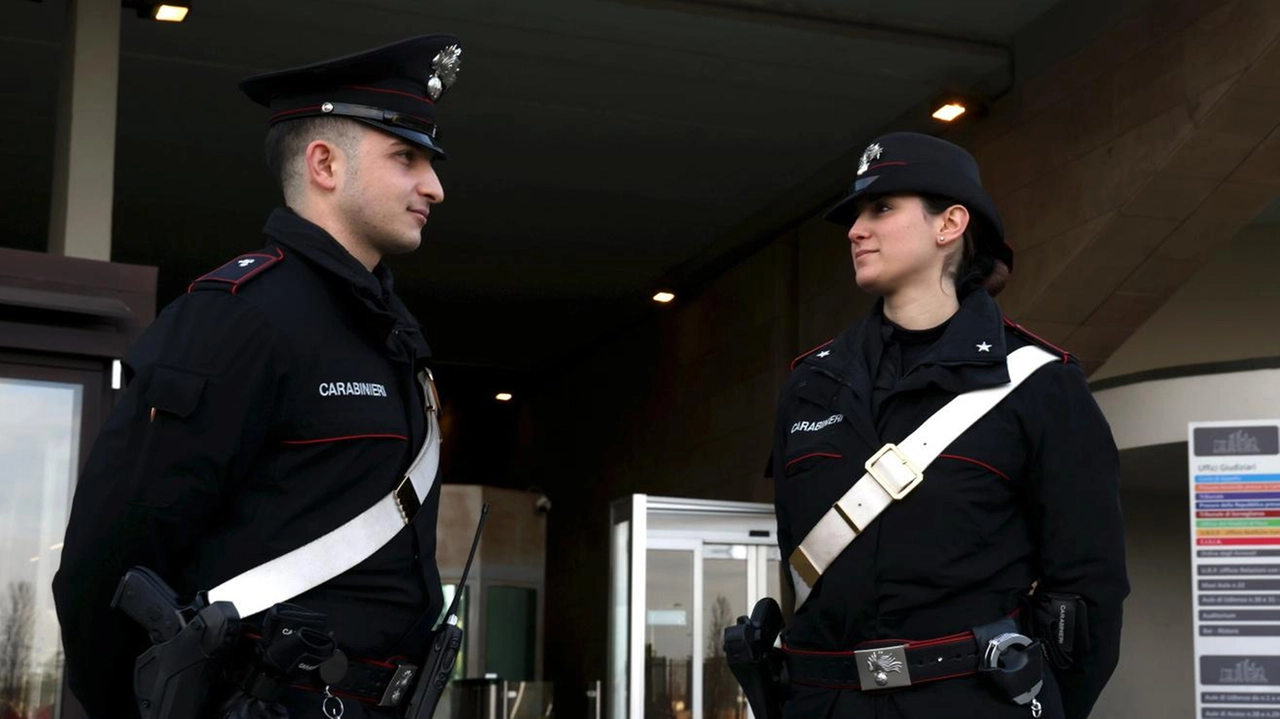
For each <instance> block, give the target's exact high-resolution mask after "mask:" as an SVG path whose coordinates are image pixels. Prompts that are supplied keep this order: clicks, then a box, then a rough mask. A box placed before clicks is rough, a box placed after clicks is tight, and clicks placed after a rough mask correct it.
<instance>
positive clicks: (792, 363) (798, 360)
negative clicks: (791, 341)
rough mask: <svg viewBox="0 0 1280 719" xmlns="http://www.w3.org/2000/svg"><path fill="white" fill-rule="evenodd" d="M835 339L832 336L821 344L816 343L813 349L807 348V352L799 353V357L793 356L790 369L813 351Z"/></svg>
mask: <svg viewBox="0 0 1280 719" xmlns="http://www.w3.org/2000/svg"><path fill="white" fill-rule="evenodd" d="M835 341H836V340H835V338H834V337H833V338H831V339H829V340H827V341H826V342H823V343H822V344H820V345H818V346H817V347H814V348H813V349H811V350H809V351H808V352H805V353H804V354H802V355H800V356H799V357H797V358H795V359H793V360H791V369H795V368H796V365H798V364H800V361H801V360H803V359H804V358H805V357H808V356H809V355H811V354H813V353H814V352H817V351H818V350H820V349H822V348H823V347H826V346H827V345H829V344H831V343H832V342H835Z"/></svg>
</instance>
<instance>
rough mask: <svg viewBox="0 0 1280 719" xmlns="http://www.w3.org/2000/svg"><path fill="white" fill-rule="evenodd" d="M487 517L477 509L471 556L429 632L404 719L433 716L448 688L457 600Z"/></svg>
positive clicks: (458, 637) (457, 632) (457, 636)
mask: <svg viewBox="0 0 1280 719" xmlns="http://www.w3.org/2000/svg"><path fill="white" fill-rule="evenodd" d="M488 515H489V505H488V504H487V503H486V504H485V505H484V506H483V507H481V508H480V522H479V523H478V524H477V525H476V535H475V537H474V538H473V539H472V540H471V553H470V554H469V555H467V564H466V566H464V567H463V568H462V579H461V580H459V581H458V591H456V592H454V594H453V601H452V602H450V603H449V610H448V611H447V612H445V617H444V621H442V622H440V626H438V627H436V628H435V629H434V630H433V631H432V632H431V646H430V648H429V649H427V657H426V659H424V660H423V662H422V672H421V674H419V675H418V686H417V687H416V688H415V689H414V691H413V697H412V698H410V700H409V706H408V707H407V708H406V709H405V712H404V716H405V719H430V718H431V715H433V714H435V712H436V706H437V705H438V704H439V703H440V698H441V697H442V696H443V695H444V689H445V687H446V686H448V685H449V677H450V675H451V674H452V673H453V665H454V662H456V661H457V660H458V652H459V651H460V650H461V649H462V627H459V626H458V600H459V599H460V598H461V597H462V592H463V591H464V589H465V588H466V586H467V575H468V574H470V573H471V560H473V559H475V558H476V548H477V547H479V546H480V532H481V531H483V530H484V520H485V517H487V516H488Z"/></svg>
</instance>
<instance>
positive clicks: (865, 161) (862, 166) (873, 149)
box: [858, 142, 884, 175]
mask: <svg viewBox="0 0 1280 719" xmlns="http://www.w3.org/2000/svg"><path fill="white" fill-rule="evenodd" d="M882 154H884V148H883V147H880V143H878V142H873V143H871V144H870V145H868V146H867V149H866V150H864V151H863V153H862V159H861V160H858V174H859V175H861V174H862V173H864V172H866V171H867V169H868V168H870V167H871V161H872V160H879V159H880V155H882Z"/></svg>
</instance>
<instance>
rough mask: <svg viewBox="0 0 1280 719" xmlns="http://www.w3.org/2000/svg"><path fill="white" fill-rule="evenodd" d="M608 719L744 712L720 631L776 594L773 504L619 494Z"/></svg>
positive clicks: (709, 718) (711, 718)
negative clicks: (759, 600)
mask: <svg viewBox="0 0 1280 719" xmlns="http://www.w3.org/2000/svg"><path fill="white" fill-rule="evenodd" d="M611 528H612V532H611V539H610V551H611V560H610V592H609V599H610V616H609V691H608V694H607V706H608V711H607V713H606V716H607V717H608V718H609V719H747V718H748V717H750V716H751V714H750V710H749V708H748V706H747V704H746V701H745V699H744V698H743V697H742V695H741V691H740V690H739V689H738V685H737V683H736V682H735V681H734V679H733V675H732V674H731V673H730V671H729V667H728V665H727V664H726V663H725V658H724V651H723V649H722V635H723V633H724V629H725V627H727V626H731V625H732V624H734V623H735V621H736V620H737V617H739V616H741V615H744V614H748V613H750V610H751V607H752V606H753V605H754V604H755V602H756V600H758V599H759V598H761V597H763V596H772V597H775V598H776V597H778V596H779V594H778V591H779V587H778V582H779V553H778V546H777V534H776V531H777V522H776V520H775V518H774V513H773V506H772V505H768V504H751V503H746V502H718V501H710V500H691V499H675V498H668V497H651V496H647V495H642V494H638V495H633V496H631V497H628V498H625V499H620V500H618V501H616V502H614V503H613V506H612V508H611Z"/></svg>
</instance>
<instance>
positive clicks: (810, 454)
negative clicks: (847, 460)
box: [786, 452, 844, 467]
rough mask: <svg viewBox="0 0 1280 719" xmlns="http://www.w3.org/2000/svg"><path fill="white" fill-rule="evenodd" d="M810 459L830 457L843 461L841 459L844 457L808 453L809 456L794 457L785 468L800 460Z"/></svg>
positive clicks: (827, 453)
mask: <svg viewBox="0 0 1280 719" xmlns="http://www.w3.org/2000/svg"><path fill="white" fill-rule="evenodd" d="M810 457H830V458H831V459H843V458H844V455H843V454H831V453H830V452H810V453H809V454H806V455H802V456H799V457H796V458H795V459H793V460H791V461H790V462H787V465H786V466H788V467H790V466H791V465H793V464H795V463H796V462H799V461H800V460H802V459H808V458H810Z"/></svg>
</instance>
